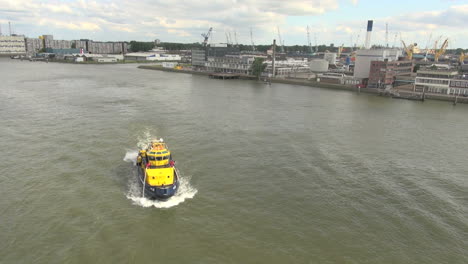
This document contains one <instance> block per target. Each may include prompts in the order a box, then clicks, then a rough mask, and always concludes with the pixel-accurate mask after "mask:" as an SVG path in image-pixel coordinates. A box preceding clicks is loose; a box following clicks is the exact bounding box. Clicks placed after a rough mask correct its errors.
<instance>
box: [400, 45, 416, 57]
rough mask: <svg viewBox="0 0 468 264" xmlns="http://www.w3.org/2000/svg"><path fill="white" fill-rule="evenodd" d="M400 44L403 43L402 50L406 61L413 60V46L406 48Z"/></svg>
mask: <svg viewBox="0 0 468 264" xmlns="http://www.w3.org/2000/svg"><path fill="white" fill-rule="evenodd" d="M401 43H403V48H404V50H405V52H406V58H407V59H408V60H412V59H413V48H414V44H411V45H409V46H406V43H405V42H404V41H403V40H402V41H401Z"/></svg>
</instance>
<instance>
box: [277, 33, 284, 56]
mask: <svg viewBox="0 0 468 264" xmlns="http://www.w3.org/2000/svg"><path fill="white" fill-rule="evenodd" d="M276 29H277V30H278V40H279V43H280V44H281V52H282V53H284V42H283V41H282V40H281V33H280V30H279V27H276Z"/></svg>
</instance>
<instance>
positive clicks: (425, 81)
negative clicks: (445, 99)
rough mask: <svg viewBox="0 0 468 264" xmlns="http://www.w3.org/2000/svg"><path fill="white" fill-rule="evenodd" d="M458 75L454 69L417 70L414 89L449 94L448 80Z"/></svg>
mask: <svg viewBox="0 0 468 264" xmlns="http://www.w3.org/2000/svg"><path fill="white" fill-rule="evenodd" d="M457 75H458V72H457V71H456V70H429V69H427V70H426V69H423V70H419V71H418V73H417V75H416V79H415V81H414V91H416V92H423V91H425V92H428V93H441V94H451V93H453V91H452V92H451V89H454V88H451V87H450V81H451V80H452V79H454V78H455V77H456V76H457Z"/></svg>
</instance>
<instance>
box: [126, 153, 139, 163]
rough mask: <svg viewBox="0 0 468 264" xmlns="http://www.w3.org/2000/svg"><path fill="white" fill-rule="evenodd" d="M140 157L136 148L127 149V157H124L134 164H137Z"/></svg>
mask: <svg viewBox="0 0 468 264" xmlns="http://www.w3.org/2000/svg"><path fill="white" fill-rule="evenodd" d="M137 157H138V151H136V150H129V151H127V153H125V157H124V158H123V160H124V161H125V162H132V163H133V165H136V159H137Z"/></svg>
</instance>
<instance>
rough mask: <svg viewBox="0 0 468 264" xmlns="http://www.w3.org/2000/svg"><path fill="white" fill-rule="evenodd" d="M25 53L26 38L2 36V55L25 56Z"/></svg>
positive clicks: (0, 52) (0, 38)
mask: <svg viewBox="0 0 468 264" xmlns="http://www.w3.org/2000/svg"><path fill="white" fill-rule="evenodd" d="M25 53H26V47H25V44H24V36H0V55H23V54H25Z"/></svg>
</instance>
